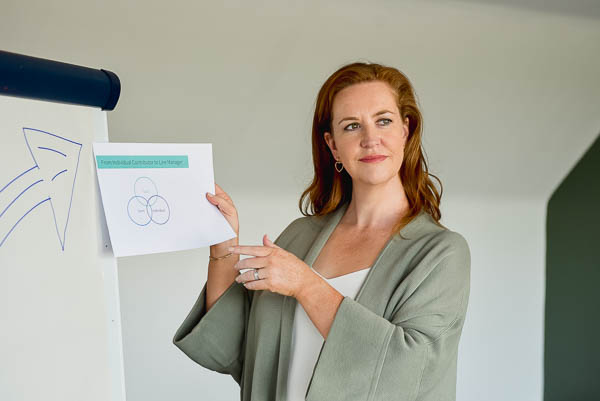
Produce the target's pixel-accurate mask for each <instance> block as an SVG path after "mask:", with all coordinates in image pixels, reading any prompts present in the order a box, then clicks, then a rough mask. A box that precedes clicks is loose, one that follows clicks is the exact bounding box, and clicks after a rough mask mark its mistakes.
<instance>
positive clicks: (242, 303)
mask: <svg viewBox="0 0 600 401" xmlns="http://www.w3.org/2000/svg"><path fill="white" fill-rule="evenodd" d="M294 223H295V222H292V223H291V224H290V225H289V226H288V227H286V229H285V230H283V232H282V233H281V234H280V235H279V236H278V237H277V239H276V240H275V241H274V243H275V244H277V245H279V246H281V244H282V242H283V239H284V238H285V236H286V235H287V233H289V231H290V227H292V225H293V224H294ZM254 293H255V291H251V290H248V289H247V288H246V287H244V285H243V284H240V283H237V282H235V281H234V282H233V283H232V284H231V285H230V286H229V288H227V289H226V290H225V292H224V293H223V294H221V296H220V297H219V298H218V299H217V300H216V301H215V303H214V304H213V305H212V307H211V308H210V309H209V310H208V312H207V311H206V283H205V284H204V286H203V287H202V290H201V291H200V295H199V296H198V299H197V300H196V302H195V304H194V306H193V307H192V309H191V311H190V312H189V313H188V315H187V317H186V318H185V319H184V321H183V323H182V324H181V326H180V327H179V329H177V332H176V333H175V336H174V337H173V344H175V346H177V347H178V348H179V349H180V350H181V351H183V352H184V353H185V354H186V355H187V356H188V357H190V358H191V359H192V360H193V361H195V362H196V363H198V364H200V365H201V366H204V367H205V368H207V369H210V370H213V371H215V372H219V373H223V374H229V375H231V376H232V377H233V379H234V380H235V381H236V382H237V383H238V384H241V382H240V381H241V375H242V367H243V363H244V351H245V343H246V334H247V328H248V319H249V316H250V307H251V305H252V299H253V296H254Z"/></svg>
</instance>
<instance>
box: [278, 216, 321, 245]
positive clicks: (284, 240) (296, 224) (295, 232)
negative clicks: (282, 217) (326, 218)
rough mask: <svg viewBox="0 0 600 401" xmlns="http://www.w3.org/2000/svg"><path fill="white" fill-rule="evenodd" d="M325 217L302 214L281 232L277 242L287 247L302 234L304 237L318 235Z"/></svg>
mask: <svg viewBox="0 0 600 401" xmlns="http://www.w3.org/2000/svg"><path fill="white" fill-rule="evenodd" d="M323 224H324V222H323V219H320V218H318V217H317V216H302V217H298V218H296V219H294V220H292V222H291V223H289V224H288V225H287V226H286V227H285V228H284V229H283V231H282V232H281V234H279V236H278V237H277V239H276V240H275V244H276V245H278V246H280V247H282V248H287V246H288V245H289V244H290V243H291V242H292V241H294V240H295V239H297V238H298V237H299V236H300V235H302V237H304V238H307V237H308V238H311V237H314V236H316V235H317V234H318V233H319V232H320V231H321V229H322V228H323Z"/></svg>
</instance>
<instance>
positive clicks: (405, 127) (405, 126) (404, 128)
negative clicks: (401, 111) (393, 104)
mask: <svg viewBox="0 0 600 401" xmlns="http://www.w3.org/2000/svg"><path fill="white" fill-rule="evenodd" d="M408 122H409V120H408V117H406V118H405V119H404V124H403V127H402V129H403V130H404V139H407V138H408V127H409V125H408Z"/></svg>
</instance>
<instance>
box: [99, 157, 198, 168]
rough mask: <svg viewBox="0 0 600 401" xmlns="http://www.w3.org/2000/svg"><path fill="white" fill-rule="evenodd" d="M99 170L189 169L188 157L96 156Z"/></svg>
mask: <svg viewBox="0 0 600 401" xmlns="http://www.w3.org/2000/svg"><path fill="white" fill-rule="evenodd" d="M96 163H97V165H98V168H99V169H100V168H188V167H189V166H188V157H187V156H117V155H111V156H96Z"/></svg>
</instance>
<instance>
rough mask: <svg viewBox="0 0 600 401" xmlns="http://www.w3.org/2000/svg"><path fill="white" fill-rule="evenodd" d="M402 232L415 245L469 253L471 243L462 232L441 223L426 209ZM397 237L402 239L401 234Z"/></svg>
mask: <svg viewBox="0 0 600 401" xmlns="http://www.w3.org/2000/svg"><path fill="white" fill-rule="evenodd" d="M402 233H403V236H404V237H405V238H406V239H408V240H409V241H411V242H412V243H414V244H415V245H425V246H426V247H427V248H432V249H433V248H436V249H438V250H439V249H447V250H449V251H452V252H462V253H469V244H468V242H467V240H466V238H465V237H464V236H463V235H462V234H461V233H459V232H457V231H453V230H451V229H450V228H448V227H445V226H444V225H441V224H440V223H438V221H436V220H435V219H434V218H433V217H432V216H431V215H430V214H429V213H427V212H425V211H422V212H421V213H420V214H419V215H418V216H416V217H415V219H414V220H413V221H412V222H411V223H409V224H408V225H407V228H406V229H405V230H403V232H402ZM396 237H397V238H398V240H400V241H401V238H400V237H399V236H396Z"/></svg>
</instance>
